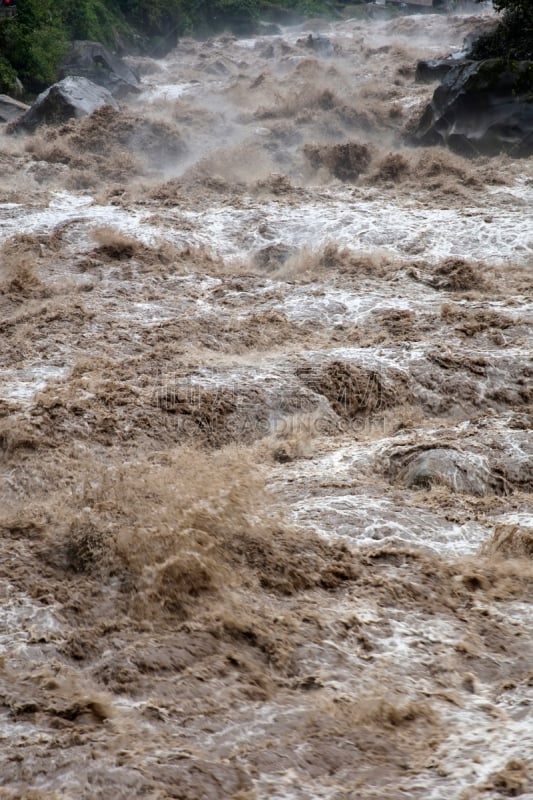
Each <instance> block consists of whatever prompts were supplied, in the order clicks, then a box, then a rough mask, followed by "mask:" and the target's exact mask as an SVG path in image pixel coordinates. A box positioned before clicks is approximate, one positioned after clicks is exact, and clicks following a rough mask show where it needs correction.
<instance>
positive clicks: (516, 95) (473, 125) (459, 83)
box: [411, 59, 533, 156]
mask: <svg viewBox="0 0 533 800" xmlns="http://www.w3.org/2000/svg"><path fill="white" fill-rule="evenodd" d="M411 141H412V142H413V143H415V144H423V145H438V144H442V145H447V146H448V147H450V148H451V149H453V150H455V151H456V152H459V153H462V154H464V155H471V156H475V155H497V154H498V153H501V152H505V153H509V154H510V155H513V156H529V155H532V154H533V62H532V61H518V62H508V61H505V60H503V59H488V60H485V61H467V62H465V63H464V64H462V65H460V66H458V67H455V68H454V69H452V70H450V72H448V74H447V75H446V77H445V78H444V80H443V82H442V84H441V85H440V86H438V87H437V89H436V90H435V93H434V95H433V99H432V100H431V103H430V104H429V105H428V106H427V108H426V110H425V112H424V114H423V116H422V119H421V120H420V123H419V125H418V128H417V130H416V131H415V133H414V135H413V136H412V137H411Z"/></svg>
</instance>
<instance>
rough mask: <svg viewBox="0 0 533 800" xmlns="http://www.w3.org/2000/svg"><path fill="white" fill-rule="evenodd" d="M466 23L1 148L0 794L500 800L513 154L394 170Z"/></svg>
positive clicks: (350, 23) (519, 360) (505, 747)
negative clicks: (433, 66) (437, 64)
mask: <svg viewBox="0 0 533 800" xmlns="http://www.w3.org/2000/svg"><path fill="white" fill-rule="evenodd" d="M480 19H484V17H483V16H482V17H474V18H473V17H471V16H453V15H452V16H449V17H444V16H441V15H431V14H424V15H423V16H420V15H414V16H402V15H398V16H397V18H395V19H392V20H386V19H383V20H379V19H376V20H368V19H364V20H359V21H358V20H347V21H343V22H335V23H331V22H327V21H317V22H314V23H310V24H309V27H308V28H306V26H300V27H298V28H297V29H284V30H283V32H282V34H279V33H278V34H277V35H275V36H269V37H267V38H257V39H252V40H238V39H236V38H234V37H231V36H221V37H214V38H212V39H210V40H207V41H204V42H196V41H192V40H187V39H184V40H182V41H180V43H179V45H178V47H177V48H176V50H175V51H173V52H172V53H170V54H169V55H168V56H167V57H166V58H165V59H164V60H163V61H155V60H152V59H150V58H146V57H139V58H137V59H135V67H136V68H137V69H138V70H139V72H140V73H141V74H142V76H143V88H142V92H141V93H140V94H138V95H131V96H129V97H128V98H127V99H126V100H125V101H124V103H123V104H122V105H121V108H120V109H115V108H112V107H106V108H101V109H99V110H97V111H95V112H93V113H92V114H89V115H87V116H85V117H83V118H82V119H71V120H69V121H68V122H66V123H65V124H63V125H61V126H59V127H43V128H40V129H38V130H36V131H35V133H34V134H32V135H30V136H28V137H27V138H19V139H13V138H12V137H9V138H8V137H6V138H5V139H0V162H1V165H2V181H1V182H0V248H1V250H0V336H1V339H2V347H1V348H0V492H1V496H0V500H1V502H0V509H1V510H0V573H1V576H2V581H0V606H1V611H2V613H1V614H0V659H1V661H0V664H1V669H0V725H1V729H2V735H3V737H4V739H3V751H2V769H1V770H0V785H1V789H0V795H2V796H4V795H5V797H6V798H9V800H14V798H24V800H26V798H31V799H32V800H57V798H65V800H67V799H68V800H70V798H76V800H80V799H81V800H99V799H100V798H101V800H108V798H109V797H110V796H116V797H117V798H128V800H129V798H131V797H141V796H142V797H149V798H151V799H152V798H153V800H163V799H164V798H165V799H166V798H168V797H174V796H178V795H179V796H180V797H187V798H191V800H193V798H194V800H196V798H201V797H212V798H221V800H222V798H224V800H226V798H234V800H237V798H239V800H244V798H246V800H252V799H253V800H266V799H267V798H272V800H274V798H281V797H283V798H288V797H291V798H294V799H295V800H315V799H316V800H318V799H320V800H324V798H330V799H331V800H346V799H347V798H349V800H352V798H353V800H356V799H357V800H378V798H379V800H382V798H383V797H387V798H391V799H392V800H396V798H397V799H398V800H400V798H406V797H408V798H410V799H411V798H412V799H414V800H417V799H419V800H427V798H435V799H436V798H439V800H440V798H444V797H446V798H454V799H455V798H456V799H457V800H459V798H461V800H466V798H468V800H500V798H501V797H502V796H503V795H504V793H508V794H512V793H515V794H516V793H517V792H522V796H526V797H527V796H528V794H531V792H532V791H533V784H532V764H531V752H532V750H533V742H532V736H531V729H532V728H531V719H530V708H531V702H532V700H533V697H532V694H531V688H532V687H531V663H532V657H533V652H532V641H533V638H532V636H531V599H532V590H533V562H532V557H531V553H532V544H531V540H532V518H531V488H532V483H533V473H532V465H533V452H532V449H531V448H532V443H531V429H532V410H531V402H532V396H531V390H532V384H531V377H532V373H531V369H532V364H531V350H532V348H531V321H532V318H533V307H532V304H531V297H530V294H531V292H530V288H531V263H532V262H531V259H532V255H533V250H532V244H531V225H530V222H529V217H528V213H529V209H530V208H531V206H532V203H533V195H532V183H531V181H532V179H533V173H532V169H531V163H530V161H529V160H527V159H524V160H522V161H518V160H514V159H510V158H508V157H507V156H498V157H495V158H492V159H476V160H475V161H472V160H470V159H465V158H462V157H461V156H460V155H455V154H453V153H450V152H448V151H446V150H444V149H442V148H428V149H423V148H419V149H418V148H417V149H416V150H414V151H413V150H410V149H408V148H406V147H404V146H403V145H402V144H401V143H400V142H401V141H402V136H403V130H404V127H405V126H406V125H409V124H410V123H411V122H412V121H413V120H414V119H417V118H418V117H419V115H420V111H421V109H422V108H423V107H424V105H425V104H426V103H427V102H428V101H429V99H430V95H431V87H429V88H428V87H426V86H424V85H420V84H417V83H415V82H414V65H415V63H416V61H417V60H419V59H420V58H422V57H426V58H430V57H431V58H433V57H434V58H438V57H440V56H442V55H443V54H445V53H448V52H451V51H453V50H454V49H457V47H459V46H460V44H461V41H462V40H463V38H464V36H465V33H467V32H468V30H470V29H472V28H473V27H475V26H476V25H478V24H479V20H480ZM317 32H319V33H320V35H321V36H324V37H326V38H327V40H328V41H330V42H331V43H332V44H333V45H334V54H333V55H331V54H330V53H328V52H320V51H315V50H312V49H310V48H308V47H306V46H304V45H302V40H303V42H304V43H305V41H306V39H307V37H308V35H309V34H312V35H313V37H314V36H316V34H317ZM349 143H355V144H356V145H357V146H358V147H364V148H365V150H364V152H365V153H366V154H367V160H366V162H365V164H364V169H357V170H353V171H352V174H351V175H350V176H349V178H346V177H345V176H344V175H342V174H341V175H340V176H336V175H335V174H334V170H332V169H331V168H330V165H331V164H333V165H334V163H336V162H335V161H334V160H333V161H331V160H329V159H330V156H331V154H332V153H333V154H334V153H337V152H339V151H338V150H335V149H334V148H335V146H336V145H341V146H345V145H347V144H349ZM306 146H311V147H314V148H318V153H319V154H321V162H320V163H319V164H318V165H317V166H315V165H313V164H312V163H310V160H309V158H308V157H307V156H306V154H305V148H306ZM332 148H333V149H332ZM353 150H354V151H355V148H353ZM341 152H345V150H344V151H343V150H342V148H341ZM324 156H327V157H326V158H325V157H324ZM340 163H343V162H342V161H341V162H340ZM352 166H353V164H352Z"/></svg>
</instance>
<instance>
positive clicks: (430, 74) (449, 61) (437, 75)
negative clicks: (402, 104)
mask: <svg viewBox="0 0 533 800" xmlns="http://www.w3.org/2000/svg"><path fill="white" fill-rule="evenodd" d="M465 58H466V56H465V53H464V52H463V51H461V52H459V53H454V54H453V55H451V56H445V57H444V58H429V59H426V60H422V61H419V62H418V64H417V65H416V72H415V81H416V83H433V81H441V80H443V78H445V77H446V75H447V74H448V72H450V70H452V69H453V68H454V67H457V66H458V65H459V64H462V63H463V62H464V60H465Z"/></svg>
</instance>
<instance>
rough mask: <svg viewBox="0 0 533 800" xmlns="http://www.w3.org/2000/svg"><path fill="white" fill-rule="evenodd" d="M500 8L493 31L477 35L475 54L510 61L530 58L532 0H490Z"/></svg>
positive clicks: (532, 29)
mask: <svg viewBox="0 0 533 800" xmlns="http://www.w3.org/2000/svg"><path fill="white" fill-rule="evenodd" d="M493 5H494V8H496V10H497V11H502V12H503V14H502V18H501V21H500V24H499V25H498V27H497V28H496V30H495V31H493V32H492V33H489V34H487V35H485V36H482V37H480V39H478V41H477V42H476V44H475V46H474V49H473V52H472V55H473V57H474V58H477V59H483V58H493V57H496V58H505V59H508V60H512V61H520V60H531V59H533V0H493Z"/></svg>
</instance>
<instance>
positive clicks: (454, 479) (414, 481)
mask: <svg viewBox="0 0 533 800" xmlns="http://www.w3.org/2000/svg"><path fill="white" fill-rule="evenodd" d="M397 466H399V467H400V469H399V477H400V479H401V480H402V482H403V483H404V484H405V485H406V486H407V487H408V488H409V489H417V488H418V489H429V488H430V487H432V486H447V487H448V489H451V490H452V491H453V492H460V493H462V494H472V495H477V496H479V497H483V496H484V495H487V494H503V493H504V492H505V489H506V485H505V480H504V479H503V478H502V477H501V476H499V475H497V474H495V473H493V471H492V470H491V468H490V466H489V463H488V461H487V459H486V458H485V457H484V456H481V455H476V454H475V453H464V452H461V451H460V450H454V449H453V448H451V447H435V448H432V449H423V450H422V451H420V450H415V451H414V453H413V452H411V453H410V454H408V455H407V457H406V458H403V459H400V463H399V464H398V465H397ZM393 472H394V469H393Z"/></svg>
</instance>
